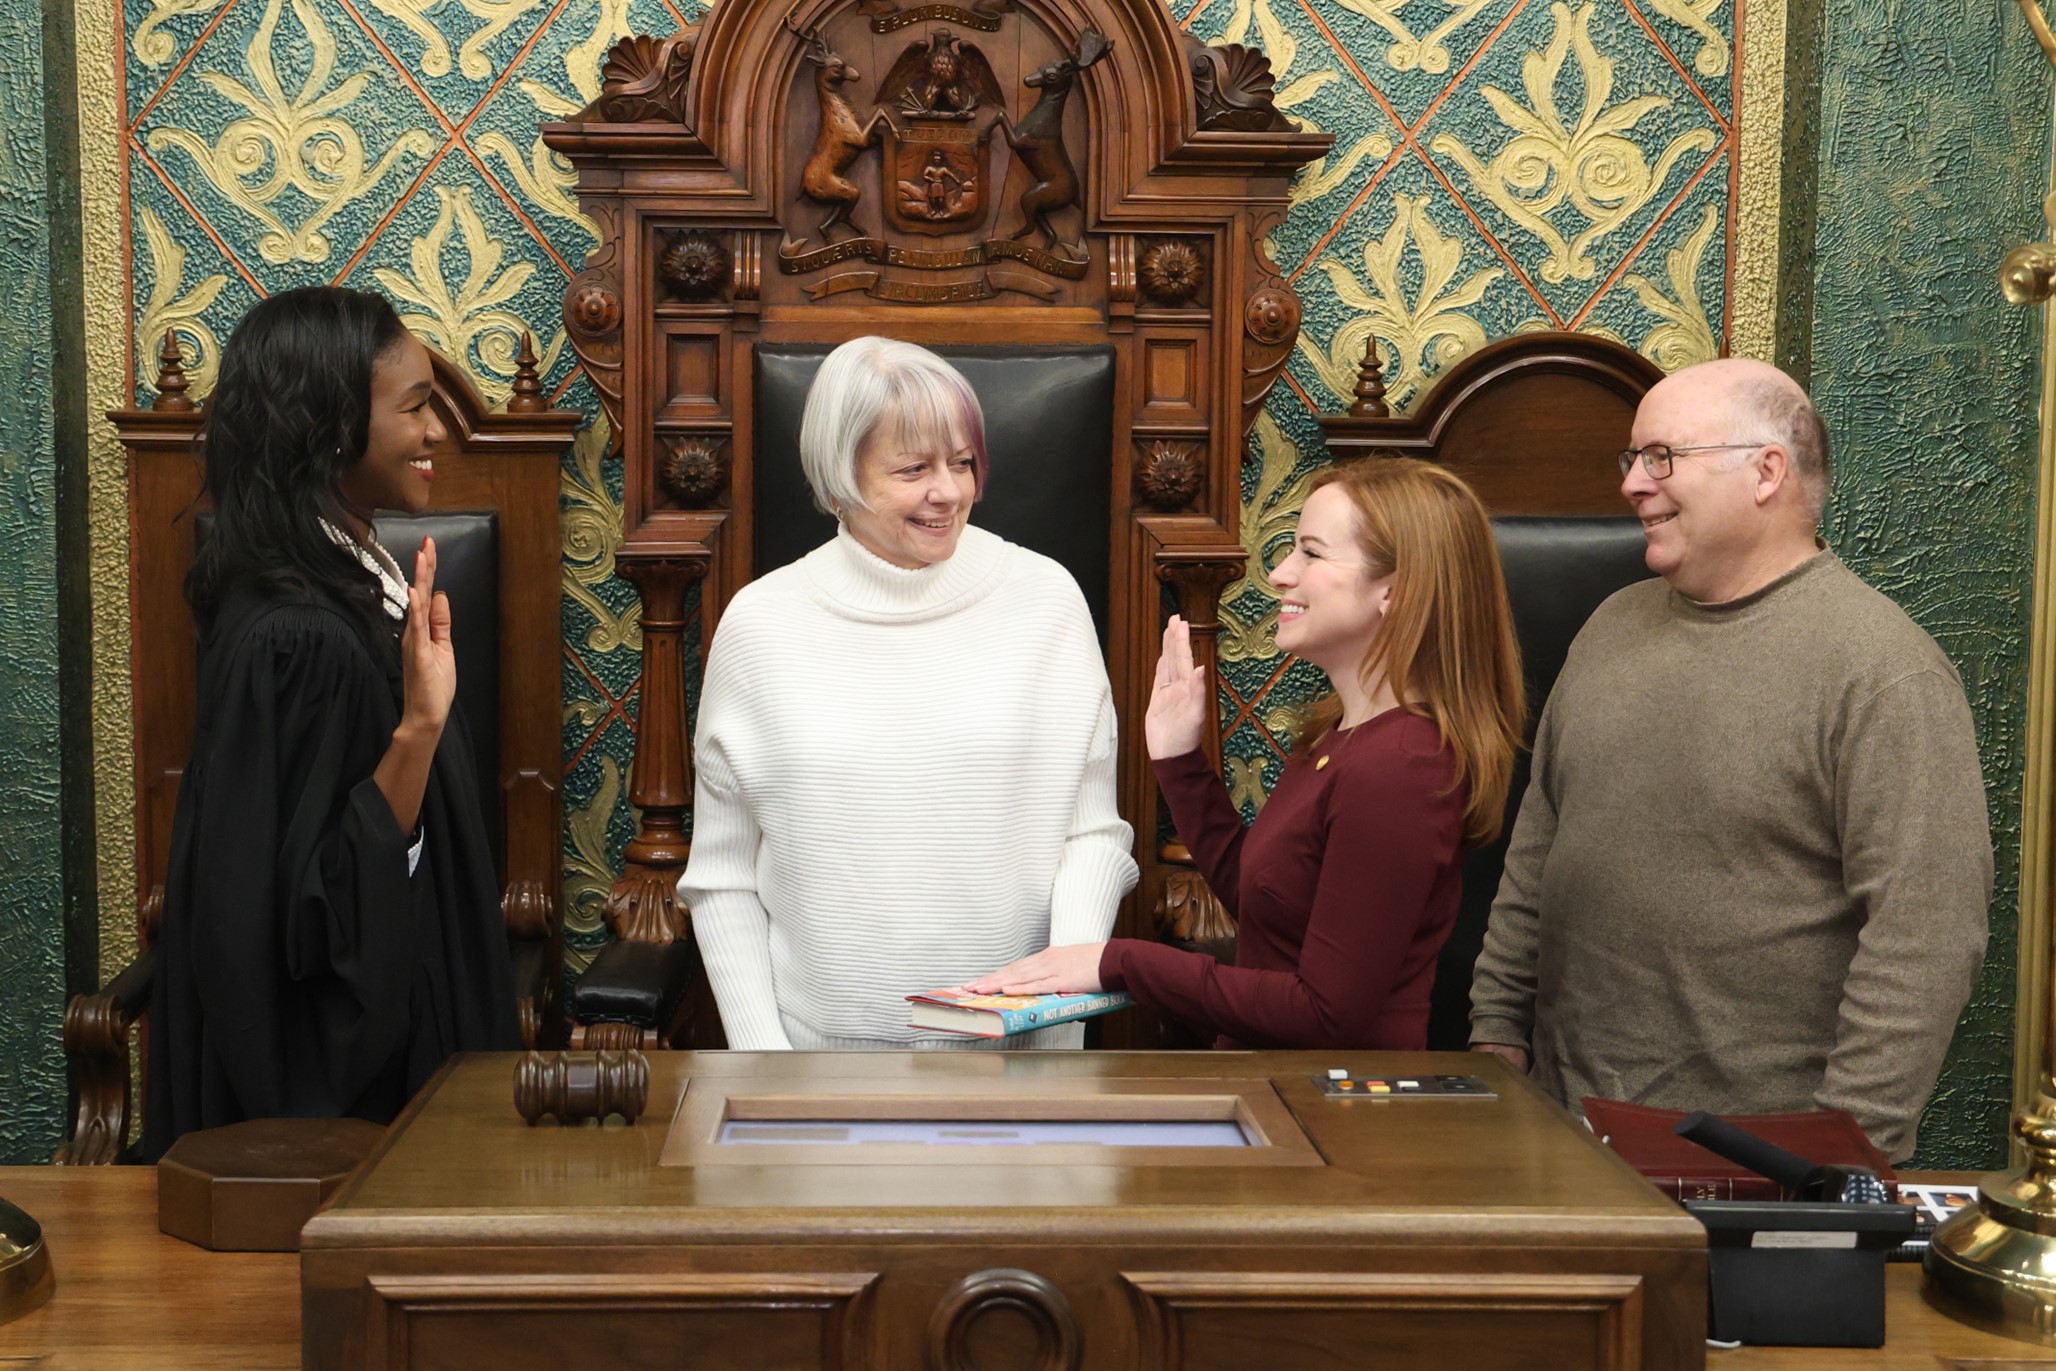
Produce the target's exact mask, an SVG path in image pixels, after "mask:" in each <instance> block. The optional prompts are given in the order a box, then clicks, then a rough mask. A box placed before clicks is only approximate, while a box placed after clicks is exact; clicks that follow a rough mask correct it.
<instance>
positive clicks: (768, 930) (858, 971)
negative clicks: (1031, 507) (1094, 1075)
mask: <svg viewBox="0 0 2056 1371" xmlns="http://www.w3.org/2000/svg"><path fill="white" fill-rule="evenodd" d="M800 460H801V463H802V465H803V466H804V467H805V470H806V475H807V481H808V484H809V485H810V486H811V487H812V488H813V492H814V499H815V502H816V503H817V504H819V505H820V506H821V508H822V509H823V510H825V511H826V512H828V513H830V514H833V515H834V516H835V517H836V520H837V522H838V527H837V529H836V535H835V537H834V539H833V540H832V541H830V542H828V543H827V544H825V545H823V546H821V547H819V548H816V549H815V550H814V551H813V552H811V553H809V554H808V555H807V556H805V557H803V558H801V559H800V560H799V561H797V562H795V563H793V564H792V565H790V566H787V567H783V568H780V569H779V570H777V571H774V572H771V573H770V574H769V575H766V576H763V577H760V578H759V579H757V580H756V581H754V582H752V583H751V584H749V585H747V586H745V587H744V588H743V589H742V590H741V591H740V592H739V593H738V594H737V595H736V597H735V599H734V600H733V601H731V602H730V604H729V606H728V608H727V610H726V611H725V612H724V613H723V614H722V617H721V625H720V628H719V630H718V632H716V634H715V635H714V641H713V645H712V647H711V649H710V650H709V652H708V654H707V670H706V681H705V686H704V689H703V690H702V692H701V695H700V713H699V731H698V735H697V737H696V738H695V740H694V759H695V762H696V768H697V774H698V792H697V797H696V799H695V802H694V811H693V845H692V860H691V861H690V862H689V863H688V865H687V866H686V870H685V875H684V877H683V878H682V879H681V880H680V881H679V883H678V889H679V893H680V895H681V896H682V897H683V898H684V899H685V901H686V903H687V905H688V907H689V908H690V909H691V910H692V916H693V929H694V931H695V933H696V934H697V936H698V938H699V943H700V951H701V954H702V957H703V959H704V960H705V963H706V967H707V977H708V980H709V981H710V982H711V983H712V985H713V988H714V996H715V1000H716V1002H717V1003H718V1004H719V1005H720V1009H721V1022H722V1026H723V1028H725V1029H726V1031H727V1035H728V1044H729V1046H730V1047H734V1048H742V1049H752V1050H765V1049H780V1048H836V1047H856V1048H864V1047H874V1048H875V1047H940V1046H948V1047H963V1046H989V1045H992V1044H991V1043H990V1042H989V1041H988V1040H986V1039H982V1038H962V1037H955V1036H951V1035H947V1034H938V1033H927V1032H922V1031H917V1030H914V1029H910V1028H908V1027H907V1026H906V1024H907V1006H906V1004H905V1002H904V1000H903V998H902V997H903V996H906V995H908V994H911V993H914V992H917V991H922V990H932V989H936V988H938V987H942V986H950V985H955V984H958V983H960V982H962V981H963V980H965V979H967V978H969V977H971V976H975V975H978V974H980V973H982V972H984V971H987V970H989V969H990V968H992V967H994V966H1000V965H1004V964H1005V963H1007V962H1010V961H1013V960H1014V959H1016V958H1018V957H1022V956H1026V955H1028V954H1029V953H1031V952H1034V951H1036V950H1038V949H1040V948H1043V947H1047V946H1051V945H1061V944H1068V943H1079V942H1094V941H1098V940H1101V939H1104V938H1105V937H1106V936H1107V934H1108V932H1109V931H1110V929H1111V927H1112V924H1113V918H1114V909H1115V906H1116V905H1117V904H1118V903H1119V901H1120V899H1121V897H1122V896H1123V895H1125V894H1126V893H1127V892H1128V891H1129V890H1130V889H1132V888H1133V886H1134V884H1135V877H1136V868H1135V862H1134V859H1133V857H1132V856H1131V855H1130V852H1129V849H1130V845H1131V842H1132V834H1131V832H1130V830H1129V827H1128V825H1127V823H1126V822H1124V821H1123V820H1122V818H1121V816H1120V814H1119V812H1118V810H1117V809H1116V807H1115V803H1114V770H1115V765H1114V757H1115V753H1114V706H1113V697H1112V693H1111V691H1110V690H1109V689H1108V686H1107V678H1106V668H1105V665H1104V664H1103V662H1102V661H1101V659H1100V653H1099V644H1098V641H1097V639H1096V638H1095V636H1094V633H1093V628H1092V620H1091V616H1090V615H1089V614H1088V613H1087V611H1086V608H1085V599H1084V596H1083V595H1082V594H1081V593H1080V592H1079V589H1078V586H1077V583H1076V582H1074V581H1073V580H1072V579H1071V578H1070V576H1069V575H1068V574H1067V573H1066V572H1065V571H1064V570H1063V568H1061V567H1060V566H1058V565H1057V564H1056V563H1055V562H1052V561H1050V560H1049V559H1048V558H1046V557H1043V556H1040V555H1038V554H1036V553H1033V552H1030V551H1028V550H1027V549H1025V548H1021V547H1016V546H1015V545H1014V544H1012V543H1009V542H1007V541H1005V540H1004V539H1002V538H999V537H996V536H994V535H993V534H990V533H987V532H985V531H984V530H982V529H979V528H975V527H972V526H970V524H969V523H968V520H969V517H970V513H971V506H972V505H973V504H975V503H976V502H977V501H978V499H979V498H980V496H982V495H983V494H984V491H985V477H986V455H985V420H984V415H983V412H982V411H981V410H980V409H979V406H978V400H977V398H976V397H975V396H974V395H973V394H972V392H971V387H970V386H969V384H967V383H966V382H965V380H964V378H963V377H962V376H961V375H959V374H958V373H957V371H956V370H955V369H954V368H953V367H951V366H950V365H949V364H948V363H947V362H944V361H943V360H942V359H941V358H940V357H937V356H936V355H935V354H934V353H931V352H929V351H927V350H926V349H925V348H919V347H915V346H914V345H912V344H910V343H901V342H895V341H893V340H891V339H887V338H858V339H856V340H854V341H852V342H848V343H845V344H843V345H842V346H841V347H839V348H837V349H835V351H833V352H831V353H830V354H829V355H828V357H827V359H826V360H825V361H824V362H823V363H822V365H821V370H820V373H819V374H818V375H817V376H816V377H815V380H814V384H813V388H812V389H811V390H810V391H809V392H808V394H807V407H806V412H805V414H804V416H803V417H802V420H801V424H800ZM1082 1034H1083V1029H1082V1027H1081V1026H1080V1025H1077V1024H1067V1025H1062V1026H1060V1027H1057V1028H1053V1029H1043V1030H1041V1031H1039V1032H1036V1033H1032V1034H1025V1035H1022V1036H1020V1037H1016V1038H1012V1039H1006V1040H1004V1041H1005V1044H1006V1045H1007V1046H1019V1047H1059V1046H1075V1045H1077V1044H1078V1042H1079V1041H1080V1040H1081V1038H1082Z"/></svg>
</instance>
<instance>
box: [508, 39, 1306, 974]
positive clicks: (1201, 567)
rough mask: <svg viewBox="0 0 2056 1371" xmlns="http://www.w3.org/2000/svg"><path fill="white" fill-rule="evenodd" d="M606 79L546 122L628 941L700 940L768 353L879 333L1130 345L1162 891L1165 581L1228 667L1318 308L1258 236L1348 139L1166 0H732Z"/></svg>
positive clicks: (1133, 554)
mask: <svg viewBox="0 0 2056 1371" xmlns="http://www.w3.org/2000/svg"><path fill="white" fill-rule="evenodd" d="M603 76H604V88H603V91H602V93H601V95H600V97H599V98H598V99H597V100H595V101H594V102H593V103H592V104H591V105H590V106H588V107H587V108H586V109H585V110H583V111H582V112H581V113H580V115H579V117H578V118H577V119H575V120H573V121H570V122H567V123H562V124H553V125H550V126H548V127H546V128H545V129H544V134H543V136H544V139H545V141H546V142H547V143H548V144H549V146H551V147H552V148H554V149H556V150H557V151H558V152H560V153H562V154H564V155H565V156H566V157H568V158H569V159H570V160H571V162H572V164H573V165H574V166H575V167H576V168H577V171H578V194H579V198H580V202H581V204H582V205H583V207H584V209H585V212H586V213H587V214H589V215H591V216H592V218H593V219H594V220H595V221H596V222H597V223H598V225H599V226H600V231H601V242H600V245H599V246H598V248H597V249H595V251H594V252H593V254H592V255H591V257H590V258H589V259H588V264H587V266H586V268H585V270H584V271H583V272H582V273H581V274H580V275H579V276H577V277H576V278H575V279H574V280H573V282H572V283H571V286H570V288H569V290H568V292H567V295H566V299H565V320H566V323H567V325H568V327H569V329H570V333H571V338H572V342H573V344H574V346H575V347H576V348H577V350H578V354H579V357H580V358H581V360H582V361H583V362H584V364H585V367H586V369H587V371H588V372H589V373H590V374H591V376H592V377H593V379H594V381H595V382H596V383H597V385H598V387H599V389H600V391H601V394H602V396H603V397H604V402H605V406H606V410H607V416H608V418H609V420H610V421H611V422H612V424H613V425H614V431H615V433H616V435H617V437H618V441H619V443H620V450H621V452H622V454H623V457H624V460H625V463H626V470H625V504H626V518H625V532H626V541H625V544H624V546H623V547H622V548H621V549H620V552H619V554H618V558H617V563H618V565H619V566H620V568H621V570H622V574H623V575H625V576H627V577H628V578H629V579H630V580H632V581H633V582H634V583H635V585H636V586H637V588H638V590H639V591H640V592H641V594H642V598H643V621H642V622H643V683H642V689H641V697H642V699H641V713H640V721H639V729H638V740H637V756H636V762H635V767H634V771H633V775H632V781H631V792H630V798H631V799H632V801H633V802H634V803H635V804H636V805H637V806H638V807H639V808H640V810H641V813H642V824H641V828H640V831H639V832H638V833H637V834H636V837H635V839H634V840H633V841H632V842H631V843H630V845H629V848H628V870H627V872H626V874H625V875H624V877H623V878H622V880H621V882H620V883H619V884H618V885H617V887H616V889H615V893H614V897H613V899H612V900H611V901H610V905H609V919H610V922H611V923H612V926H613V928H614V931H615V933H616V935H617V936H620V937H626V938H632V939H643V940H652V941H665V940H670V939H675V938H679V937H682V936H684V931H685V927H686V925H685V918H686V911H684V910H682V909H680V908H679V906H678V902H677V898H676V895H675V893H674V886H675V883H676V881H677V877H678V874H679V872H680V870H681V869H682V867H683V865H684V862H685V859H686V841H685V812H686V808H687V805H688V804H689V801H690V795H691V786H690V774H689V766H688V758H687V748H686V735H685V680H686V676H685V673H686V665H685V659H684V655H683V654H684V644H685V639H686V636H687V630H688V605H689V603H690V596H689V593H688V592H689V589H690V587H691V586H692V585H693V584H694V583H695V582H697V583H699V584H700V586H701V594H700V599H699V606H698V613H699V615H700V628H701V630H702V633H703V636H702V641H705V636H704V635H710V634H711V633H712V631H713V629H714V625H715V622H716V620H717V619H718V617H719V615H720V613H721V609H722V607H723V606H724V605H725V604H726V603H727V601H728V600H729V599H730V597H732V596H733V595H734V593H735V591H736V589H737V588H738V587H739V586H740V585H741V584H742V583H743V582H745V581H746V580H747V579H748V578H749V576H750V574H751V566H752V560H751V547H750V540H751V520H750V518H749V517H748V512H749V510H750V508H751V499H752V494H753V490H754V483H753V470H752V452H753V447H752V433H753V413H752V409H753V406H752V392H751V386H752V371H751V366H750V351H751V348H752V346H753V345H754V343H755V342H757V341H758V340H762V341H765V342H780V343H789V342H820V343H834V342H839V341H842V340H845V339H848V338H851V337H856V336H859V335H862V334H866V333H884V334H890V335H893V336H896V337H902V338H908V339H911V340H914V341H917V342H924V343H932V344H958V345H976V344H980V343H1008V344H1024V343H1026V344H1050V345H1094V344H1111V345H1113V347H1114V348H1115V350H1116V354H1117V361H1116V386H1115V404H1114V415H1113V418H1112V424H1113V428H1114V433H1113V434H1112V439H1113V450H1114V454H1115V456H1114V462H1113V469H1112V470H1110V471H1109V472H1108V473H1107V481H1108V483H1109V485H1108V488H1109V490H1110V492H1111V509H1112V512H1113V513H1112V522H1113V525H1114V526H1113V528H1112V529H1111V556H1110V558H1109V565H1108V567H1107V576H1108V579H1109V588H1110V592H1111V593H1110V596H1109V602H1110V605H1111V610H1110V622H1109V625H1108V629H1109V633H1108V644H1107V655H1108V669H1109V673H1110V675H1111V677H1112V680H1113V686H1114V692H1115V700H1116V702H1117V705H1118V706H1119V708H1120V711H1121V716H1122V719H1123V735H1124V736H1123V756H1122V775H1121V783H1120V784H1121V803H1122V810H1123V812H1124V813H1125V814H1126V815H1127V816H1128V817H1129V818H1130V819H1131V821H1133V822H1134V824H1135V829H1136V833H1137V848H1138V851H1137V857H1138V859H1139V860H1140V861H1141V862H1142V864H1143V869H1144V875H1143V886H1142V889H1141V890H1140V891H1139V892H1138V899H1139V901H1141V902H1142V907H1145V908H1153V907H1156V906H1157V905H1158V903H1159V902H1160V901H1161V900H1162V898H1163V895H1164V887H1165V883H1166V876H1167V875H1168V874H1170V871H1169V869H1168V868H1166V866H1165V865H1164V861H1163V854H1160V853H1159V852H1158V850H1157V841H1156V837H1155V834H1156V824H1155V822H1154V803H1155V795H1156V791H1155V784H1154V781H1153V779H1152V778H1151V776H1150V773H1149V768H1148V763H1147V759H1146V758H1145V757H1144V755H1143V752H1142V749H1141V728H1140V721H1141V717H1142V712H1143V708H1144V705H1145V703H1146V700H1147V694H1148V681H1149V676H1148V666H1149V664H1150V662H1151V660H1152V659H1153V651H1154V648H1153V644H1154V642H1155V639H1156V637H1157V635H1158V632H1159V627H1160V623H1161V618H1160V613H1161V604H1162V598H1163V593H1164V592H1163V587H1164V586H1165V585H1166V584H1168V585H1169V586H1170V588H1171V591H1172V593H1173V594H1174V596H1175V598H1176V602H1177V604H1178V607H1179V609H1180V612H1182V613H1183V614H1184V615H1185V616H1186V618H1187V619H1189V620H1190V621H1191V622H1192V623H1193V624H1194V626H1195V627H1196V628H1197V629H1199V630H1200V632H1201V637H1202V639H1203V641H1202V642H1201V644H1199V646H1200V648H1201V650H1202V652H1203V654H1204V655H1205V656H1206V657H1207V659H1208V660H1209V661H1210V660H1211V654H1212V649H1213V644H1212V630H1213V628H1214V627H1215V626H1216V625H1217V614H1216V610H1215V601H1216V600H1217V598H1218V596H1219V593H1220V590H1221V588H1222V587H1223V586H1224V585H1226V584H1227V583H1228V582H1230V581H1232V580H1233V579H1235V578H1236V577H1237V576H1238V575H1239V574H1240V572H1241V567H1242V563H1243V560H1244V553H1243V550H1242V547H1241V545H1240V541H1239V539H1238V537H1237V523H1238V518H1237V514H1238V508H1239V503H1238V501H1239V489H1240V486H1239V477H1238V473H1239V468H1240V462H1241V457H1242V450H1243V442H1244V439H1245V436H1246V434H1247V432H1248V429H1249V427H1250V425H1251V424H1252V423H1253V422H1254V419H1255V416H1256V412H1257V410H1258V408H1259V407H1260V406H1261V405H1262V403H1263V400H1264V397H1265V395H1266V394H1267V393H1268V392H1269V390H1270V387H1271V385H1272V383H1273V381H1274V380H1275V379H1276V377H1277V373H1278V371H1279V369H1280V368H1281V367H1282V366H1283V365H1284V363H1285V360H1286V358H1287V356H1288V355H1289V354H1290V352H1291V349H1292V346H1293V341H1294V338H1295V337H1296V335H1297V333H1298V328H1299V317H1300V307H1299V301H1298V298H1297V297H1296V296H1295V295H1294V294H1293V292H1292V289H1291V287H1290V285H1288V284H1287V283H1286V281H1285V280H1284V279H1283V277H1282V276H1281V274H1280V273H1279V271H1278V269H1277V267H1276V266H1275V264H1273V263H1272V262H1271V261H1270V259H1269V258H1268V257H1267V256H1266V253H1265V249H1264V246H1263V243H1264V238H1265V236H1266V235H1267V234H1268V233H1269V232H1270V231H1271V229H1272V228H1273V227H1274V226H1275V225H1276V224H1277V223H1278V221H1279V220H1280V219H1281V218H1282V217H1283V215H1284V212H1285V209H1286V206H1287V188H1288V184H1289V182H1290V179H1291V177H1292V175H1293V173H1294V171H1295V170H1296V169H1297V168H1298V167H1300V166H1301V165H1303V164H1304V163H1306V162H1307V161H1309V160H1311V159H1312V158H1314V157H1317V156H1319V155H1320V154H1321V153H1322V152H1324V151H1325V150H1326V149H1327V147H1328V146H1329V144H1330V142H1331V139H1330V138H1329V136H1328V135H1326V134H1319V133H1308V132H1303V131H1301V130H1299V129H1298V128H1297V127H1295V126H1294V125H1293V124H1292V122H1291V121H1290V120H1288V119H1286V118H1284V117H1283V116H1282V115H1280V114H1279V113H1278V112H1277V110H1276V109H1275V108H1274V106H1273V104H1272V74H1271V70H1270V65H1269V63H1268V61H1267V60H1266V59H1265V57H1264V56H1263V54H1262V53H1261V52H1259V51H1257V50H1255V49H1253V48H1245V47H1239V46H1224V47H1207V46H1205V45H1204V44H1202V43H1200V42H1199V41H1198V40H1196V39H1193V38H1191V37H1190V36H1188V35H1186V34H1184V33H1183V32H1181V31H1180V30H1179V29H1178V27H1177V26H1176V24H1175V23H1174V22H1173V21H1172V19H1171V16H1170V15H1169V14H1168V13H1167V12H1166V11H1165V9H1164V8H1163V7H1162V5H1161V4H1160V3H1159V2H1158V0H968V2H967V4H964V5H959V4H954V3H938V4H921V5H919V6H918V7H908V6H904V5H902V4H901V3H899V0H797V3H795V2H794V0H775V2H774V0H722V2H721V3H720V4H718V5H717V6H715V8H714V9H713V10H712V11H711V13H710V14H709V15H708V17H707V18H706V20H705V21H704V22H703V23H702V24H699V25H695V26H693V27H690V28H687V29H685V30H683V31H681V32H679V33H677V34H674V35H672V36H671V37H668V38H664V39H657V38H651V37H632V38H627V39H624V40H623V41H622V42H620V43H619V44H617V45H616V47H615V48H614V50H613V52H612V53H611V54H610V56H609V57H608V59H607V62H606V65H605V68H604V71H603ZM1174 855H1175V854H1174ZM1136 924H1137V920H1136V918H1135V915H1134V912H1133V909H1132V908H1131V909H1129V910H1127V911H1125V912H1124V914H1123V918H1122V923H1121V930H1122V931H1123V932H1135V931H1138V930H1137V928H1136Z"/></svg>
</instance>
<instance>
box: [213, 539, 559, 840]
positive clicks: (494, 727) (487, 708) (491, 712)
mask: <svg viewBox="0 0 2056 1371" xmlns="http://www.w3.org/2000/svg"><path fill="white" fill-rule="evenodd" d="M371 527H372V534H373V536H375V537H376V538H377V539H378V541H379V542H380V543H382V544H384V546H385V549H386V551H388V552H390V553H392V554H393V560H394V561H396V562H398V563H399V564H400V572H401V574H402V575H403V576H406V577H408V578H409V579H411V578H412V577H413V575H414V552H415V549H417V548H419V547H420V546H421V540H422V539H423V538H433V539H435V550H436V578H435V583H436V589H438V590H440V591H442V592H443V593H444V594H446V595H448V596H449V597H450V636H451V637H452V638H453V639H454V640H455V641H456V644H457V703H458V706H459V707H460V708H461V709H462V710H463V711H464V721H465V723H466V724H467V725H468V726H469V727H470V730H471V748H472V753H473V755H474V756H475V757H476V759H477V762H478V801H479V808H480V810H481V811H482V812H483V813H484V815H485V831H486V832H487V833H489V834H491V835H492V840H493V863H494V865H495V866H496V867H497V868H498V870H499V871H500V872H501V874H502V875H503V876H504V874H505V872H506V870H507V854H506V852H505V851H504V847H505V843H506V835H505V831H504V829H505V825H504V824H502V823H501V821H500V809H501V805H500V516H499V514H498V512H496V511H494V510H490V509H482V510H433V511H428V512H425V513H421V514H381V515H380V516H378V518H376V519H374V520H373V521H372V525H371ZM213 531H214V511H213V510H211V509H203V510H201V511H200V512H199V513H198V514H196V515H195V516H194V519H193V549H194V551H195V552H197V551H198V550H199V549H200V547H201V546H202V545H203V544H204V543H205V542H206V541H207V538H208V535H209V534H211V533H212V532H213ZM551 650H552V651H554V650H555V645H554V644H552V645H551Z"/></svg>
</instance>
